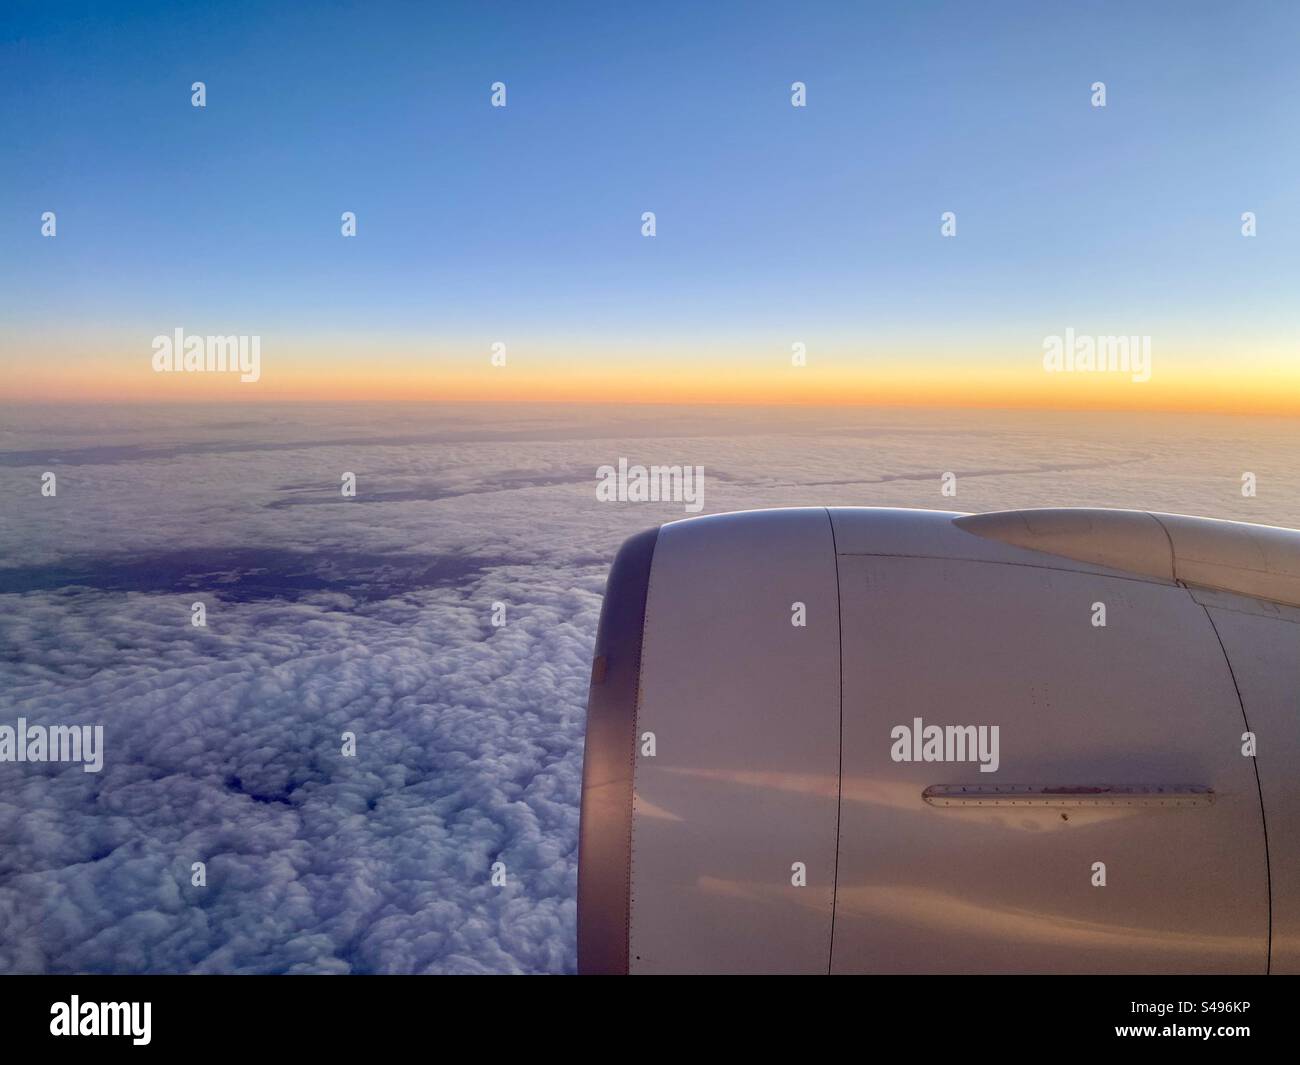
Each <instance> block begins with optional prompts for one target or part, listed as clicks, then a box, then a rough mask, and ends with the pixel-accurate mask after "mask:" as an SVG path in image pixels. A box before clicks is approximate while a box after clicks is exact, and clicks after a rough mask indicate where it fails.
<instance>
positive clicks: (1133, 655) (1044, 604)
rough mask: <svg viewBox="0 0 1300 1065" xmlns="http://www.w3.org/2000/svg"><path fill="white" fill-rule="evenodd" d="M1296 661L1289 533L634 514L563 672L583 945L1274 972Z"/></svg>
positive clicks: (1096, 519) (1163, 520) (584, 954)
mask: <svg viewBox="0 0 1300 1065" xmlns="http://www.w3.org/2000/svg"><path fill="white" fill-rule="evenodd" d="M1298 685H1300V534H1297V533H1294V532H1291V531H1289V530H1283V529H1274V528H1271V527H1266V526H1254V525H1245V524H1242V523H1235V522H1219V521H1212V520H1209V519H1200V518H1188V517H1182V516H1176V515H1156V514H1148V513H1144V512H1134V511H1102V510H1043V511H1017V512H1008V513H1001V514H982V515H962V514H956V513H948V512H937V511H913V510H884V509H873V508H832V509H825V508H798V509H785V510H766V511H750V512H743V513H737V514H722V515H712V516H708V517H701V518H690V519H687V520H684V521H678V522H672V523H669V524H667V525H664V526H662V527H660V528H658V529H652V530H649V531H648V532H645V533H641V534H639V535H637V536H635V537H632V538H631V539H630V540H628V541H627V542H626V543H625V544H624V545H623V547H622V549H621V550H620V551H619V553H618V555H617V557H616V559H615V561H614V564H613V567H612V569H611V572H610V577H609V582H608V586H607V589H606V596H605V603H604V607H603V609H602V614H601V621H600V626H599V631H598V635H597V642H596V650H595V656H594V661H593V668H592V683H591V692H590V697H589V703H588V731H587V741H586V751H585V763H584V772H583V796H582V825H581V838H580V854H579V884H578V960H579V968H580V970H581V971H583V972H617V973H627V972H631V973H639V972H645V973H657V972H682V973H693V972H752V973H778V972H779V973H825V972H1126V973H1131V972H1164V973H1171V972H1261V973H1262V972H1265V971H1268V970H1269V969H1270V967H1271V969H1272V971H1275V972H1278V971H1289V972H1294V971H1297V970H1300V899H1298V898H1297V889H1298V888H1300V855H1298V854H1297V850H1296V844H1295V841H1296V840H1297V839H1298V838H1300V791H1298V790H1297V787H1296V786H1295V785H1294V784H1293V783H1292V780H1293V779H1294V774H1293V773H1291V772H1290V767H1291V766H1293V765H1295V764H1300V717H1298V715H1297V712H1296V695H1297V686H1298ZM1266 819H1267V820H1266ZM1266 824H1267V840H1266ZM1270 848H1271V849H1270ZM1270 872H1271V889H1270ZM1270 918H1271V923H1272V941H1271V944H1270V933H1269V929H1270Z"/></svg>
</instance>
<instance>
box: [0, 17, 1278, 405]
mask: <svg viewBox="0 0 1300 1065" xmlns="http://www.w3.org/2000/svg"><path fill="white" fill-rule="evenodd" d="M1298 35H1300V9H1297V8H1296V7H1295V5H1293V4H1287V3H1276V4H1273V3H1253V4H1252V3H1247V4H1242V5H1233V6H1230V7H1225V6H1223V5H1220V4H1211V3H1178V4H1159V3H1151V4H1141V5H1134V4H1125V3H1115V4H1106V3H1101V4H1098V3H1080V4H1070V5H1043V4H1036V3H1024V4H1019V3H1001V4H989V5H975V4H940V3H917V4H905V5H904V4H900V5H888V6H886V5H875V4H788V3H743V4H741V3H718V4H709V5H698V4H666V5H654V6H653V7H652V8H651V7H637V6H632V5H607V4H598V3H592V4H559V5H534V4H523V3H521V4H512V3H498V4H492V5H486V4H482V5H468V4H466V5H459V4H340V3H332V4H331V3H326V4H319V5H310V6H303V5H267V4H260V3H256V4H255V3H248V4H239V3H236V4H229V5H224V4H223V5H220V7H217V6H216V5H195V4H185V3H168V4H128V3H121V4H113V5H100V4H93V5H92V4H84V5H82V4H57V3H55V4H47V3H40V4H26V3H18V4H10V5H7V6H6V11H5V17H4V18H3V19H0V141H2V143H3V144H4V165H3V167H0V371H2V373H0V398H3V399H6V400H10V401H15V402H20V403H24V402H53V401H60V400H68V401H116V400H134V401H150V402H153V401H164V402H166V401H173V400H182V401H210V400H240V401H255V400H295V399H301V400H329V401H337V400H347V399H421V400H442V399H449V400H458V399H472V400H506V401H509V400H516V401H517V400H576V401H584V402H601V403H608V402H620V401H628V402H719V401H722V402H745V403H886V404H889V403H896V404H932V403H938V404H944V403H958V404H961V403H975V404H988V405H1007V406H1016V405H1026V406H1042V407H1061V406H1064V407H1093V406H1096V407H1119V408H1129V409H1160V408H1166V407H1168V408H1175V409H1205V410H1216V409H1224V410H1233V411H1238V412H1251V411H1263V412H1270V413H1287V414H1293V413H1300V328H1298V327H1300V309H1298V307H1297V300H1296V295H1295V294H1296V292H1297V291H1300V257H1298V256H1297V255H1296V254H1295V251H1294V249H1295V247H1296V246H1297V238H1298V237H1300V191H1298V189H1297V185H1296V182H1295V175H1296V173H1297V172H1300V138H1297V137H1296V136H1295V126H1296V118H1297V115H1298V114H1300V66H1298V65H1297V64H1296V63H1295V61H1294V55H1295V47H1296V41H1297V38H1298ZM195 81H203V82H204V84H205V86H206V93H207V100H206V107H203V108H196V107H193V106H191V85H192V83H193V82H195ZM498 81H500V82H503V83H504V84H505V85H506V92H507V98H506V99H507V105H506V106H505V107H500V108H497V107H492V106H491V86H492V84H493V83H494V82H498ZM796 81H802V82H803V83H804V84H805V85H806V87H807V88H806V92H807V106H806V107H793V106H791V86H792V83H794V82H796ZM1096 81H1103V82H1104V83H1105V85H1106V97H1107V99H1106V106H1105V107H1104V108H1102V107H1094V106H1092V95H1093V93H1092V88H1091V86H1092V84H1093V83H1094V82H1096ZM46 211H53V212H55V215H56V220H57V222H56V224H57V233H56V236H54V237H53V238H51V237H44V236H42V234H41V225H42V222H41V216H42V214H43V213H44V212H46ZM344 211H352V212H355V214H356V218H357V235H356V237H344V236H342V235H341V233H340V225H341V222H340V216H341V214H342V213H343V212H344ZM646 211H653V212H654V213H655V216H656V233H655V235H654V236H653V237H646V236H643V235H642V215H643V212H646ZM945 211H952V212H954V213H955V215H956V224H957V232H956V236H954V237H950V238H945V237H943V236H941V234H940V225H941V215H942V214H943V212H945ZM1246 211H1250V212H1254V213H1255V215H1256V219H1257V236H1255V237H1253V238H1247V237H1243V236H1242V233H1241V225H1242V223H1241V220H1240V219H1241V215H1242V213H1243V212H1246ZM177 328H183V329H185V330H186V331H187V333H190V334H196V335H208V334H221V335H231V334H235V335H250V336H251V335H256V336H259V337H260V338H261V351H262V374H261V378H260V380H259V381H257V382H256V383H248V384H240V383H238V382H237V381H233V380H231V379H230V377H229V376H225V375H203V374H159V373H155V372H154V371H153V370H152V368H151V365H150V358H151V355H152V349H151V341H152V338H154V337H155V336H157V335H160V334H170V333H171V332H172V331H174V330H175V329H177ZM1067 328H1070V329H1073V330H1074V331H1075V332H1076V333H1079V334H1088V335H1096V336H1101V335H1110V334H1122V335H1143V336H1150V337H1151V346H1152V374H1151V380H1149V381H1145V382H1140V383H1137V382H1133V381H1131V380H1130V379H1129V378H1128V377H1127V376H1124V375H1118V374H1108V375H1101V374H1094V375H1087V374H1068V375H1066V374H1047V373H1045V372H1044V371H1043V367H1042V354H1043V344H1044V338H1045V337H1048V336H1052V335H1060V334H1063V333H1064V332H1065V330H1066V329H1067ZM496 342H500V343H503V344H505V345H506V351H507V364H506V366H504V367H498V366H493V365H492V364H491V362H490V355H491V350H492V345H493V344H494V343H496ZM796 343H801V344H803V345H805V347H806V350H807V359H808V364H807V365H806V366H802V367H795V366H792V365H791V352H792V345H794V344H796Z"/></svg>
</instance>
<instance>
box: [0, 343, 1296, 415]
mask: <svg viewBox="0 0 1300 1065" xmlns="http://www.w3.org/2000/svg"><path fill="white" fill-rule="evenodd" d="M543 363H544V365H543ZM0 401H3V402H8V403H61V402H63V403H159V402H161V403H170V402H176V403H202V402H253V403H257V402H328V403H340V402H349V401H358V402H383V401H408V402H503V403H527V402H550V403H602V404H603V403H650V404H717V405H723V404H737V405H753V406H782V405H794V406H826V407H835V406H894V407H1009V408H1029V409H1046V410H1052V409H1060V410H1082V411H1088V410H1099V411H1101V410H1120V411H1124V410H1127V411H1146V410H1150V411H1186V412H1206V413H1210V412H1215V413H1232V414H1267V415H1300V361H1298V363H1297V366H1296V367H1295V368H1290V367H1278V368H1273V367H1256V368H1254V369H1253V370H1251V371H1246V370H1231V371H1227V370H1220V369H1205V368H1203V367H1202V366H1187V367H1181V368H1168V367H1166V368H1164V369H1161V368H1160V367H1156V369H1155V372H1154V373H1153V375H1152V377H1151V380H1149V381H1145V382H1134V381H1132V380H1130V378H1129V377H1128V376H1127V375H1125V374H1121V373H1096V372H1093V373H1086V372H1085V373H1055V374H1049V373H1046V372H1044V371H1042V370H1041V369H1039V368H1037V367H1030V368H1028V369H1026V368H1025V367H1024V366H1023V364H1022V365H1018V366H1016V367H1014V368H1013V367H1008V366H1007V365H1006V364H1005V362H1004V363H1002V364H1000V365H997V366H990V365H987V364H983V365H981V364H977V363H975V362H974V361H971V362H965V363H959V364H954V363H948V364H945V365H943V366H942V367H938V366H934V365H933V364H930V365H924V364H922V363H920V361H919V360H916V359H911V360H907V361H903V360H897V359H895V360H893V361H892V362H889V363H876V364H873V365H871V366H864V365H861V364H855V363H852V362H849V361H847V360H844V359H842V358H841V359H838V360H836V361H830V360H828V361H826V362H825V363H824V364H820V365H818V364H816V363H814V364H812V365H809V366H804V367H794V366H787V365H782V364H780V363H779V362H776V363H774V362H773V360H771V359H767V360H766V362H764V363H761V364H759V363H757V361H749V360H731V361H729V362H727V363H726V364H725V365H720V364H719V363H718V362H716V361H714V362H712V363H711V364H709V365H705V364H702V363H701V362H692V361H690V360H685V359H681V358H680V357H674V358H673V359H655V360H650V359H648V358H641V359H639V360H638V361H637V362H635V363H632V364H628V365H615V364H614V363H613V361H612V360H602V361H597V360H594V359H592V358H590V357H586V358H581V359H578V358H558V359H554V360H552V359H550V358H544V359H543V358H540V357H533V358H528V357H517V358H514V357H512V358H511V360H510V362H509V364H508V365H507V366H505V367H493V366H491V365H490V364H489V363H488V360H487V358H486V356H483V357H477V356H476V357H475V358H474V359H472V360H470V359H466V358H457V359H442V360H433V359H427V360H415V359H412V358H411V357H409V356H395V357H393V358H391V359H385V358H383V357H380V356H373V355H372V356H368V357H366V358H365V359H360V358H352V357H342V356H333V357H331V358H328V359H325V358H321V359H313V358H308V357H304V356H302V355H298V356H297V357H294V358H286V359H284V360H276V359H274V358H268V357H267V356H266V355H265V354H264V355H263V359H262V367H261V378H260V380H258V381H256V382H253V383H241V382H240V381H239V379H238V375H237V374H230V373H222V374H217V373H154V372H152V371H151V370H150V369H149V368H148V366H147V365H145V366H144V367H141V365H140V361H139V360H138V359H134V360H132V361H131V363H130V364H129V365H128V364H127V363H126V360H114V363H113V365H112V368H111V369H110V368H107V367H105V364H104V361H103V360H96V361H95V362H94V363H93V364H92V365H91V366H86V367H85V368H83V367H81V366H79V365H77V364H75V363H68V364H64V363H60V362H59V361H57V360H50V361H47V362H41V363H39V364H37V365H34V366H30V367H25V368H24V369H22V370H21V371H18V372H12V371H11V372H10V374H9V375H8V376H7V378H6V379H5V382H4V385H3V386H0Z"/></svg>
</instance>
